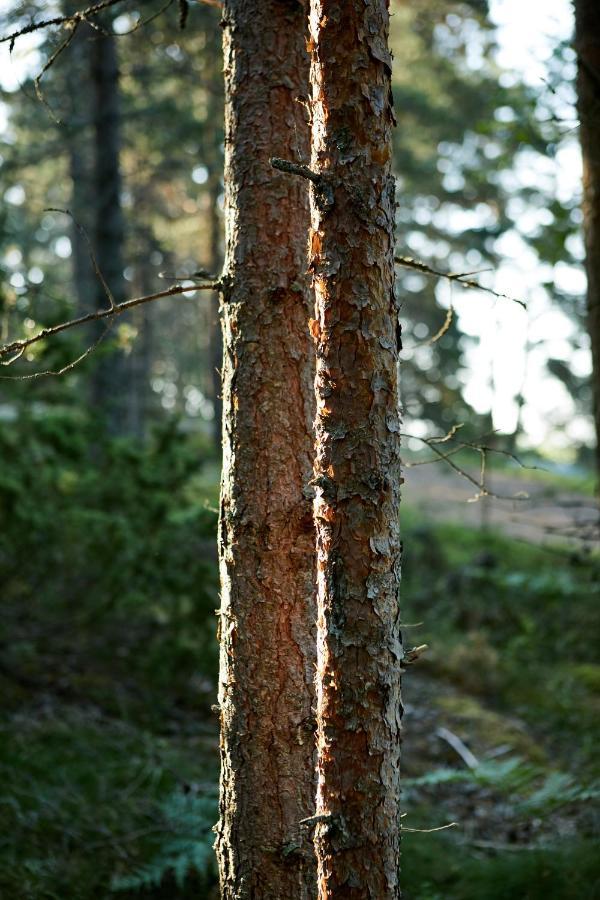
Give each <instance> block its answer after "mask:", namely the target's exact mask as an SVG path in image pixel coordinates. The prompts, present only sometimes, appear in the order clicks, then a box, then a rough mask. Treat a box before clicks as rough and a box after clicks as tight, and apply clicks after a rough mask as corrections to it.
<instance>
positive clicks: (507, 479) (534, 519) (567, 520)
mask: <svg viewBox="0 0 600 900" xmlns="http://www.w3.org/2000/svg"><path fill="white" fill-rule="evenodd" d="M470 474H472V475H473V477H474V478H475V479H477V473H476V472H472V473H470ZM404 478H405V484H404V487H403V499H404V501H405V502H406V503H407V504H409V505H410V506H411V507H413V508H414V509H417V510H419V512H421V513H422V514H424V515H426V516H428V517H431V518H434V519H438V520H442V521H457V522H460V523H462V524H464V525H470V526H472V527H475V528H477V527H480V528H496V529H498V530H500V531H502V532H504V533H505V534H507V535H509V536H510V537H515V538H520V539H521V540H527V541H531V542H532V543H536V544H546V543H552V542H555V541H561V542H568V543H571V544H574V545H576V546H579V547H592V546H596V547H597V546H598V542H599V539H600V523H599V510H598V505H597V502H596V501H595V500H594V498H592V497H587V496H585V495H584V494H578V493H575V492H574V491H568V490H562V489H560V488H559V489H558V490H554V489H553V488H552V486H551V485H548V484H546V483H543V482H539V481H535V480H533V479H525V478H517V477H515V476H512V475H510V474H509V473H500V472H494V473H492V474H488V477H487V483H488V487H489V488H490V489H491V490H492V491H493V492H494V493H495V494H497V495H498V497H499V498H502V499H498V498H496V497H484V498H481V499H479V500H477V501H476V502H472V498H473V497H474V496H475V495H476V494H477V488H476V487H475V485H474V484H472V483H471V482H470V481H468V480H467V479H466V478H464V477H463V476H461V475H459V474H458V473H456V472H454V471H453V470H452V469H450V468H449V467H448V466H446V465H443V464H435V465H425V466H416V467H414V468H407V469H406V470H405V472H404ZM469 501H471V502H469Z"/></svg>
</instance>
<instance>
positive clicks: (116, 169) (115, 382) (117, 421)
mask: <svg viewBox="0 0 600 900" xmlns="http://www.w3.org/2000/svg"><path fill="white" fill-rule="evenodd" d="M89 46H90V65H91V79H92V85H93V92H94V107H93V108H94V134H95V163H94V166H95V168H94V182H95V185H94V187H95V201H96V204H95V230H94V249H95V254H96V259H97V262H98V268H99V269H100V271H101V272H102V275H103V277H104V280H105V281H106V284H107V285H108V287H109V289H110V291H111V293H112V295H113V297H114V300H115V303H120V302H122V301H123V300H124V299H125V295H126V291H125V278H124V274H123V269H124V266H123V243H124V240H125V225H124V219H123V210H122V207H121V167H120V151H121V113H120V100H119V67H118V60H117V49H116V39H115V38H114V37H112V35H110V34H101V33H98V32H97V33H96V34H95V37H93V38H92V39H91V40H90V43H89ZM73 89H74V90H76V89H77V88H76V86H74V88H73ZM94 299H95V302H94V306H95V308H96V309H99V308H101V307H105V306H107V305H108V298H107V296H106V292H105V289H104V287H103V285H102V284H101V283H100V281H99V279H98V278H97V279H96V288H95V298H94ZM103 330H104V325H102V324H100V325H98V327H97V328H96V329H95V332H94V335H93V337H94V338H97V337H98V336H99V334H100V333H101V331H103ZM95 362H96V365H95V368H94V370H93V373H92V403H93V405H94V407H95V409H96V410H97V411H98V412H99V413H101V414H102V415H103V416H104V419H105V421H106V426H107V428H108V430H109V432H111V433H113V434H119V433H122V432H123V431H124V430H126V420H125V415H126V408H127V396H126V395H127V390H128V384H127V378H126V364H125V359H124V356H123V353H122V352H121V351H119V350H117V351H115V352H112V353H107V352H106V350H105V348H103V349H102V350H101V351H100V353H99V354H98V358H97V360H96V361H95Z"/></svg>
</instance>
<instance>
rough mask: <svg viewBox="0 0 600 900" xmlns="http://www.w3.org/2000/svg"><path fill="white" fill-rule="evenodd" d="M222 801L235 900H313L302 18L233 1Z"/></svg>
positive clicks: (286, 4) (229, 8) (270, 5)
mask: <svg viewBox="0 0 600 900" xmlns="http://www.w3.org/2000/svg"><path fill="white" fill-rule="evenodd" d="M223 25H224V51H225V87H226V111H225V188H226V210H225V223H226V258H225V269H224V278H225V282H226V285H227V286H226V289H225V291H224V296H223V303H222V321H223V349H224V358H223V445H224V460H223V481H222V495H221V515H220V563H221V581H222V598H221V615H220V630H221V668H220V676H219V682H220V683H219V705H220V715H221V759H222V770H221V796H220V816H221V817H220V822H219V825H218V834H217V842H216V849H217V855H218V860H219V868H220V878H221V892H222V897H223V898H224V900H233V898H235V900H242V898H257V900H258V898H262V900H288V898H289V900H302V898H312V897H314V893H315V891H314V882H315V877H314V875H315V864H314V852H313V849H312V845H311V843H310V834H309V832H308V831H307V829H303V828H302V827H301V826H300V824H299V822H300V820H301V819H302V818H304V817H306V816H309V815H310V814H311V812H312V810H313V808H314V760H313V756H314V725H313V722H312V720H313V713H312V710H311V697H312V682H313V678H314V658H315V650H314V642H315V638H314V622H315V609H314V594H315V588H314V556H315V553H314V536H313V525H312V509H311V503H310V499H309V497H310V486H309V482H310V479H311V475H312V466H311V461H312V443H313V442H312V418H313V405H314V394H313V388H312V371H313V364H312V361H311V346H310V337H309V335H308V329H307V322H308V318H309V315H310V312H311V309H310V303H311V301H309V298H310V288H309V285H308V277H307V274H306V264H307V260H306V237H307V233H308V227H309V214H308V194H307V188H306V184H305V182H303V181H301V180H300V179H294V178H290V177H289V176H286V175H283V174H281V173H280V172H277V171H275V170H274V169H273V168H272V167H271V166H270V163H269V158H270V156H272V155H280V156H284V157H287V158H298V156H304V157H305V158H306V155H307V154H308V141H309V133H308V125H307V123H306V114H305V110H304V108H303V106H302V105H301V103H299V102H298V97H301V96H302V95H305V94H306V85H307V83H308V58H307V55H306V49H305V11H304V9H303V7H302V6H301V5H300V4H299V3H297V2H294V0H257V2H254V3H248V2H245V0H226V2H225V4H224V11H223Z"/></svg>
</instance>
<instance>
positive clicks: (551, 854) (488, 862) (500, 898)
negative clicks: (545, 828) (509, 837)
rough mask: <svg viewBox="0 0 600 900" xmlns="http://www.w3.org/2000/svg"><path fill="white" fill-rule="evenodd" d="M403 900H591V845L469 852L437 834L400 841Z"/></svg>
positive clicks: (599, 869)
mask: <svg viewBox="0 0 600 900" xmlns="http://www.w3.org/2000/svg"><path fill="white" fill-rule="evenodd" d="M402 884H403V885H404V887H403V892H402V895H403V897H404V898H405V900H448V898H452V900H515V898H518V900H597V898H598V896H600V865H599V863H598V855H597V845H596V844H595V843H593V842H591V841H574V840H572V839H569V840H565V841H563V842H562V843H561V845H560V846H552V847H545V848H540V847H538V848H534V849H531V848H529V847H527V846H524V847H523V846H521V847H520V846H518V845H516V846H514V847H509V848H504V847H501V846H499V847H497V848H496V849H489V848H485V849H484V848H480V849H477V848H474V847H473V846H472V845H466V844H464V843H461V842H460V840H456V839H453V838H451V837H449V836H448V835H446V836H444V835H443V834H410V835H407V836H406V837H405V838H404V840H403V854H402Z"/></svg>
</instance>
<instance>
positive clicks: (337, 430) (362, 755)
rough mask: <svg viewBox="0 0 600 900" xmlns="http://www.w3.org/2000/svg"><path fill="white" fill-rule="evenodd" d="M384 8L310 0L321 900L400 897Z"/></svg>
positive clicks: (357, 1)
mask: <svg viewBox="0 0 600 900" xmlns="http://www.w3.org/2000/svg"><path fill="white" fill-rule="evenodd" d="M387 33H388V8H387V3H386V2H385V0H345V2H344V3H341V2H340V0H338V2H332V0H311V9H310V41H309V47H310V49H311V54H312V65H311V84H312V119H313V125H312V161H311V170H312V171H313V172H314V173H316V175H318V176H320V177H319V179H318V181H317V182H316V183H315V182H314V181H313V186H312V187H311V195H312V237H311V250H312V262H311V268H312V271H313V275H314V287H315V292H316V312H315V320H314V322H313V323H312V329H311V330H312V333H313V337H314V338H315V341H316V348H317V351H316V352H317V376H316V402H317V417H316V447H317V452H316V462H315V478H314V483H315V485H316V492H317V496H316V500H315V520H316V527H317V533H318V537H317V547H318V556H317V567H318V645H317V647H318V651H317V652H318V669H317V726H318V735H317V748H318V749H317V752H318V766H317V772H318V793H317V809H316V816H317V819H316V825H315V848H316V853H317V861H318V888H319V898H321V900H326V898H327V900H330V898H340V900H342V898H343V900H351V898H370V900H391V898H397V897H398V896H399V886H398V862H399V841H400V822H399V764H400V718H401V711H402V707H401V701H400V666H401V662H402V646H401V638H400V631H399V608H398V585H399V576H400V540H399V525H398V513H399V485H400V457H399V450H400V447H399V444H400V435H399V432H400V422H399V409H398V387H397V358H398V345H397V341H398V326H397V308H396V303H395V299H394V291H393V277H394V276H393V228H394V211H395V205H394V181H393V178H392V174H391V157H392V148H391V129H392V126H393V111H392V99H391V88H390V66H391V57H390V54H389V51H388V47H387Z"/></svg>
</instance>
